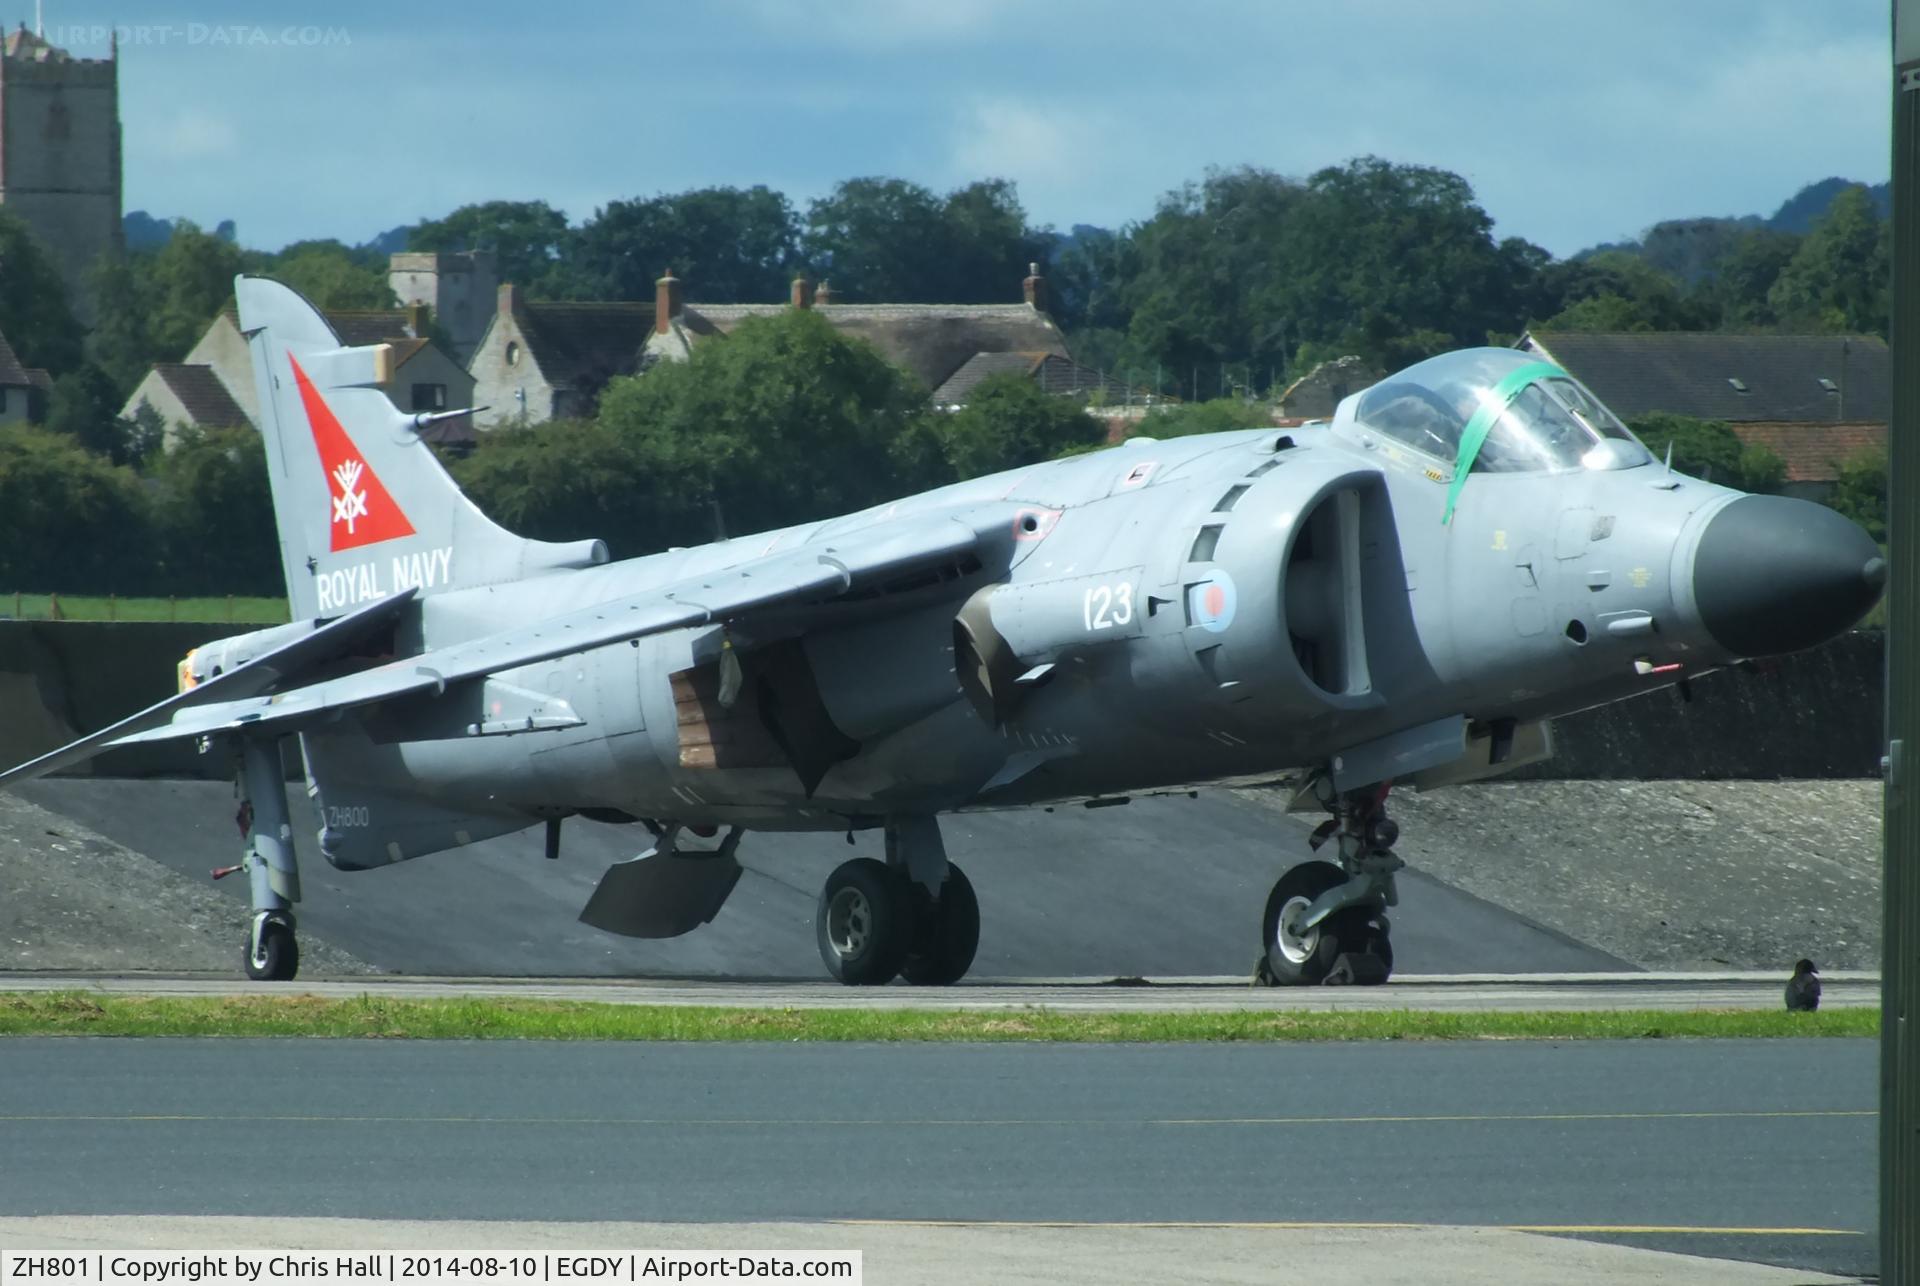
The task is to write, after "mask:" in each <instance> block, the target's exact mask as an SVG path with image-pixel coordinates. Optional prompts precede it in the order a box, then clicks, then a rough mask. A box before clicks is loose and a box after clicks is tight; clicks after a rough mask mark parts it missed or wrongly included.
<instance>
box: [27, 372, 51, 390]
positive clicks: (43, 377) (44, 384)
mask: <svg viewBox="0 0 1920 1286" xmlns="http://www.w3.org/2000/svg"><path fill="white" fill-rule="evenodd" d="M27 383H29V384H31V385H33V386H34V387H35V388H37V389H39V390H40V391H41V392H42V393H46V394H48V395H51V394H52V393H53V372H52V371H49V370H45V369H43V368H41V367H38V366H29V367H27Z"/></svg>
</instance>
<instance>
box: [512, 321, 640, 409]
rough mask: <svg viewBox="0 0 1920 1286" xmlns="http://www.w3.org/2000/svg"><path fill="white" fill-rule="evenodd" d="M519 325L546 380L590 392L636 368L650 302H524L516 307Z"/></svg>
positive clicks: (628, 373) (595, 391)
mask: <svg viewBox="0 0 1920 1286" xmlns="http://www.w3.org/2000/svg"><path fill="white" fill-rule="evenodd" d="M520 328H521V332H522V333H523V334H525V335H526V337H527V344H528V347H529V348H530V349H532V351H533V355H534V360H536V361H538V362H539V363H540V373H541V374H542V375H544V376H546V378H547V381H548V383H550V384H552V385H553V386H554V387H556V388H567V389H571V390H572V391H574V392H576V393H583V394H587V395H589V396H591V395H594V394H597V393H598V392H599V391H600V389H601V388H602V387H604V386H605V384H606V382H607V381H608V380H610V379H612V378H613V377H614V376H616V375H631V374H632V373H633V372H634V371H635V369H637V368H638V366H639V364H640V353H641V350H642V349H643V348H645V347H646V343H647V336H649V335H651V334H652V333H653V304H652V303H645V304H638V303H605V304H592V303H589V304H565V303H532V302H530V303H525V304H522V305H521V310H520Z"/></svg>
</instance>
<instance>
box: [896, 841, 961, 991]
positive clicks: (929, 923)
mask: <svg viewBox="0 0 1920 1286" xmlns="http://www.w3.org/2000/svg"><path fill="white" fill-rule="evenodd" d="M910 896H911V897H912V899H913V902H914V904H915V906H916V907H917V909H918V911H919V915H918V916H917V923H916V924H915V926H914V927H915V929H916V932H915V934H914V938H913V944H912V946H910V947H909V948H908V949H907V959H906V963H905V964H904V965H902V966H901V967H900V976H901V977H902V978H905V979H906V980H907V981H908V982H911V983H913V984H915V985H916V986H921V987H945V986H950V985H951V984H953V983H956V982H959V981H960V980H961V979H962V978H964V977H966V976H967V970H968V969H970V968H971V967H972V966H973V954H974V952H975V951H976V950H978V949H979V946H980V902H979V900H978V899H977V898H975V897H974V895H973V883H972V881H970V880H968V879H967V876H966V872H964V871H962V870H961V869H960V868H959V867H957V866H955V865H954V864H953V863H951V862H949V863H947V882H946V883H945V884H942V885H941V886H940V896H939V897H938V898H935V897H931V896H929V895H928V893H927V891H926V890H925V889H923V888H921V887H920V886H919V885H918V884H916V885H913V886H912V888H911V890H910Z"/></svg>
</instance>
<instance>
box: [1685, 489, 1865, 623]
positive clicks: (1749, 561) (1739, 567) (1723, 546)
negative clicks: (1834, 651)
mask: <svg viewBox="0 0 1920 1286" xmlns="http://www.w3.org/2000/svg"><path fill="white" fill-rule="evenodd" d="M1886 579H1887V563H1886V559H1884V558H1883V557H1881V554H1880V548H1879V546H1877V545H1875V544H1874V543H1873V538H1872V537H1871V536H1869V535H1867V533H1866V532H1865V531H1863V530H1862V529H1861V528H1860V527H1859V526H1858V525H1857V524H1856V523H1854V522H1852V521H1851V520H1849V519H1847V518H1843V517H1841V516H1840V515H1839V514H1837V513H1835V512H1834V511H1833V510H1831V509H1829V508H1827V507H1826V506H1825V505H1818V504H1815V503H1813V502H1812V501H1810V500H1793V499H1789V498H1788V497H1786V496H1742V497H1741V498H1740V499H1738V500H1736V501H1734V502H1733V503H1732V504H1730V505H1728V506H1727V507H1726V508H1724V509H1722V510H1720V512H1718V513H1716V514H1714V515H1713V516H1712V517H1711V518H1709V519H1708V520H1707V526H1706V530H1705V531H1703V532H1701V534H1700V544H1699V547H1698V548H1697V549H1696V550H1695V551H1694V556H1693V598H1694V603H1695V604H1696V605H1697V606H1698V607H1699V609H1700V620H1701V623H1702V624H1703V625H1705V626H1706V628H1707V633H1708V634H1710V635H1712V636H1713V639H1714V641H1715V642H1716V643H1718V644H1719V645H1720V646H1721V647H1723V648H1725V649H1726V650H1727V651H1728V652H1731V653H1732V654H1733V655H1735V656H1743V657H1744V656H1769V655H1772V654H1774V653H1778V652H1797V651H1799V650H1800V649H1801V648H1806V647H1812V646H1813V645H1814V644H1816V643H1820V642H1824V641H1825V640H1827V639H1830V638H1832V637H1833V636H1834V635H1836V634H1838V633H1840V632H1841V631H1842V630H1844V629H1846V628H1847V627H1848V626H1849V625H1852V624H1853V623H1854V622H1855V621H1857V620H1859V619H1860V618H1861V617H1862V616H1864V615H1865V614H1866V612H1867V609H1868V608H1870V607H1872V606H1873V605H1874V603H1875V602H1877V601H1878V600H1879V598H1880V589H1881V587H1882V586H1883V585H1885V584H1886Z"/></svg>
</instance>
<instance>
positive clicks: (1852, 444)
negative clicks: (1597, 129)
mask: <svg viewBox="0 0 1920 1286" xmlns="http://www.w3.org/2000/svg"><path fill="white" fill-rule="evenodd" d="M1733 431H1734V433H1735V434H1736V435H1737V436H1738V437H1739V439H1740V440H1741V441H1742V442H1744V443H1746V444H1747V445H1748V446H1760V447H1765V448H1767V450H1769V451H1771V452H1773V453H1774V454H1775V455H1777V456H1779V457H1780V458H1781V459H1782V460H1784V461H1786V464H1787V481H1788V482H1832V481H1834V480H1835V479H1836V478H1838V477H1839V476H1840V465H1841V464H1843V463H1845V461H1846V460H1847V458H1848V457H1849V456H1852V455H1855V454H1857V453H1858V452H1861V451H1866V450H1870V449H1874V448H1878V449H1879V450H1881V451H1884V450H1886V449H1887V426H1886V425H1884V424H1824V423H1822V424H1736V425H1734V426H1733Z"/></svg>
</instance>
